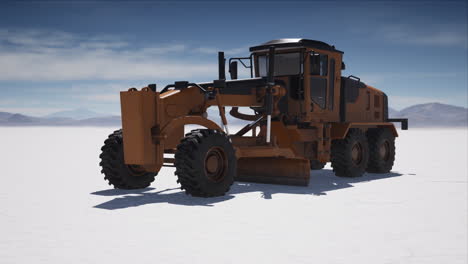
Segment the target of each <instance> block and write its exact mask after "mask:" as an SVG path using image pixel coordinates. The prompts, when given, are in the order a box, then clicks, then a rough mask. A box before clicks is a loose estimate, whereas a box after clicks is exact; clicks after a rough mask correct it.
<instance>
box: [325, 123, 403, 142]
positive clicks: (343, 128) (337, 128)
mask: <svg viewBox="0 0 468 264" xmlns="http://www.w3.org/2000/svg"><path fill="white" fill-rule="evenodd" d="M331 125H332V127H331V139H343V138H345V137H346V135H347V134H348V131H349V129H350V128H359V129H362V130H367V129H369V128H379V127H386V128H388V129H390V131H391V132H392V134H393V136H395V137H398V132H397V130H396V128H395V126H394V125H393V123H388V122H375V123H332V124H331Z"/></svg>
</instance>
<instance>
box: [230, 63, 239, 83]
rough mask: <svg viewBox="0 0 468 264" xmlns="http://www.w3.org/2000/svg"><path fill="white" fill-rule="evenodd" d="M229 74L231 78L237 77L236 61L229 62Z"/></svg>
mask: <svg viewBox="0 0 468 264" xmlns="http://www.w3.org/2000/svg"><path fill="white" fill-rule="evenodd" d="M229 74H231V80H236V79H237V61H231V63H229Z"/></svg>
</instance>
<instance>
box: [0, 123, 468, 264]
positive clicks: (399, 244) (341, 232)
mask: <svg viewBox="0 0 468 264" xmlns="http://www.w3.org/2000/svg"><path fill="white" fill-rule="evenodd" d="M112 130H113V129H112V128H50V127H49V128H39V127H29V128H5V127H2V128H0V160H1V165H2V166H1V176H0V177H1V178H0V179H1V183H0V263H113V264H116V263H360V264H362V263H372V264H376V263H405V264H407V263H450V264H455V263H463V264H465V263H467V225H466V224H467V146H468V145H467V139H468V131H467V130H466V129H437V130H435V129H426V130H424V129H412V130H409V131H402V132H401V133H400V134H401V136H400V137H399V138H398V140H397V160H396V163H395V167H394V170H393V172H392V173H390V174H384V175H379V174H366V175H365V176H364V177H362V178H359V179H345V178H338V177H335V176H334V175H333V173H332V171H331V168H330V166H329V165H327V167H326V168H325V169H324V170H321V171H313V172H312V175H311V182H310V185H309V186H308V187H291V186H275V185H267V184H248V183H235V184H234V185H233V187H232V189H231V191H230V192H229V193H228V194H227V195H226V196H224V197H218V198H210V199H204V198H193V197H190V196H186V195H185V194H184V193H182V192H181V191H180V190H179V189H178V187H179V186H178V184H177V183H176V178H175V176H173V169H169V168H166V169H163V170H162V171H161V172H160V174H159V175H158V176H157V179H156V181H155V182H154V183H153V185H152V186H151V188H147V189H144V190H135V191H121V190H114V189H111V188H110V187H109V186H108V185H107V184H106V183H105V182H104V180H103V176H102V175H101V174H100V172H99V171H100V169H99V167H98V162H99V160H98V155H99V153H100V150H99V149H100V147H101V145H102V142H103V140H104V138H105V137H106V136H107V134H109V133H110V132H111V131H112Z"/></svg>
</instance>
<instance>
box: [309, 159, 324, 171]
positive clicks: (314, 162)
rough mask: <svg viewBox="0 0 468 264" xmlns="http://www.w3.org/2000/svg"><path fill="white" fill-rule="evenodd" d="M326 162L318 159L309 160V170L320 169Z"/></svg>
mask: <svg viewBox="0 0 468 264" xmlns="http://www.w3.org/2000/svg"><path fill="white" fill-rule="evenodd" d="M325 164H327V163H326V162H320V161H318V160H310V169H311V170H321V169H323V167H325Z"/></svg>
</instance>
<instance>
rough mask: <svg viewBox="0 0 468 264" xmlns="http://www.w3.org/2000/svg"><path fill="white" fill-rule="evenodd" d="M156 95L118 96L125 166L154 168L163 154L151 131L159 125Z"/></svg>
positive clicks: (128, 93) (149, 93) (145, 92)
mask: <svg viewBox="0 0 468 264" xmlns="http://www.w3.org/2000/svg"><path fill="white" fill-rule="evenodd" d="M158 101H159V93H155V92H153V91H128V92H121V93H120V102H121V111H122V132H123V145H124V159H125V163H126V164H136V165H147V166H151V165H157V164H159V163H160V162H161V160H160V159H161V157H162V155H158V153H159V152H162V150H161V149H160V146H159V144H154V143H153V140H152V136H151V128H152V127H154V126H156V124H158V120H157V109H156V108H157V107H158Z"/></svg>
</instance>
